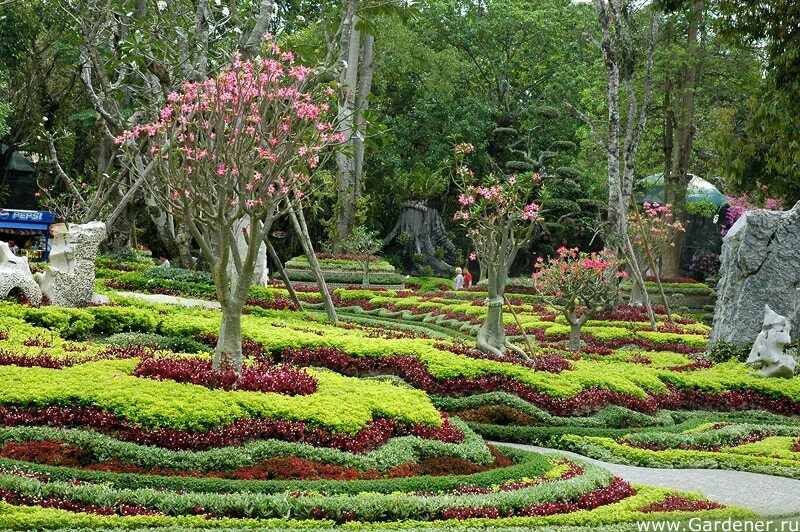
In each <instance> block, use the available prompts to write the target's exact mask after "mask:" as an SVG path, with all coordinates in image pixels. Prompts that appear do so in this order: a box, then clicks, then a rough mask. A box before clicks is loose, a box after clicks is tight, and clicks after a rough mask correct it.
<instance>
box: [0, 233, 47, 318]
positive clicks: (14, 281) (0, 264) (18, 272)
mask: <svg viewBox="0 0 800 532" xmlns="http://www.w3.org/2000/svg"><path fill="white" fill-rule="evenodd" d="M14 288H19V289H20V290H22V293H23V294H25V297H27V298H28V301H29V302H30V304H31V305H36V306H38V305H40V304H41V303H42V290H41V289H40V288H39V285H38V284H36V281H35V280H34V279H33V275H32V274H31V268H30V266H28V259H27V258H25V257H17V256H16V255H14V254H13V253H12V252H11V249H10V248H9V247H8V244H7V243H5V242H0V297H6V296H8V294H9V292H11V290H13V289H14Z"/></svg>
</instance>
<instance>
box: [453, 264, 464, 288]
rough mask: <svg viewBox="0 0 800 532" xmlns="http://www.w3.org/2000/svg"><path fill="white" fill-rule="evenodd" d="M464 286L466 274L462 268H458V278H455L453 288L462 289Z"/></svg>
mask: <svg viewBox="0 0 800 532" xmlns="http://www.w3.org/2000/svg"><path fill="white" fill-rule="evenodd" d="M462 288H464V276H463V275H462V274H461V268H456V278H455V279H453V290H461V289H462Z"/></svg>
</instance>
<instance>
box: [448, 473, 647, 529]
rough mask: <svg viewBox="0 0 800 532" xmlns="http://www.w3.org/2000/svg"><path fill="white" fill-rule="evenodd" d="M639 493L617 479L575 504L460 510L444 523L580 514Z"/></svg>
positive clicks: (587, 494)
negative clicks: (455, 520)
mask: <svg viewBox="0 0 800 532" xmlns="http://www.w3.org/2000/svg"><path fill="white" fill-rule="evenodd" d="M635 493H636V492H635V491H634V490H633V488H632V487H631V485H630V484H628V483H627V482H625V481H624V480H622V479H621V478H618V477H615V478H614V480H612V481H611V483H609V484H608V485H607V486H603V487H602V488H598V489H596V490H593V491H590V492H587V493H584V494H582V495H581V496H580V497H578V498H577V499H576V500H574V501H553V502H541V503H536V504H532V505H530V506H526V507H523V508H520V509H518V510H512V511H509V512H501V511H499V510H497V509H496V508H492V507H477V508H473V507H469V506H466V507H460V508H447V509H445V510H442V512H441V518H442V519H472V518H476V517H478V518H486V519H498V518H500V517H542V516H547V515H555V514H566V513H571V512H577V511H580V510H592V509H594V508H597V507H599V506H605V505H607V504H613V503H616V502H619V501H621V500H623V499H626V498H628V497H631V496H632V495H634V494H635Z"/></svg>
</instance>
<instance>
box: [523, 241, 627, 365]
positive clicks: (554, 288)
mask: <svg viewBox="0 0 800 532" xmlns="http://www.w3.org/2000/svg"><path fill="white" fill-rule="evenodd" d="M621 266H622V261H621V260H619V259H618V258H617V256H616V255H614V254H613V253H611V252H610V251H602V252H600V253H585V252H580V251H579V250H578V248H572V249H567V248H565V247H561V248H559V249H558V256H557V257H553V258H551V259H549V260H547V261H545V260H544V259H543V258H542V257H539V259H538V260H537V261H536V272H534V273H533V276H532V277H533V285H534V287H535V288H536V291H537V292H539V294H540V295H541V296H542V297H543V298H544V299H545V301H546V302H547V304H548V305H550V306H552V307H553V308H555V309H556V310H559V311H561V313H562V314H563V315H564V317H565V318H566V319H567V322H568V323H569V326H570V330H569V348H570V350H572V351H578V350H580V348H581V327H583V324H584V323H586V322H587V321H588V320H590V319H591V318H592V316H594V315H595V314H596V313H597V312H602V311H603V310H606V309H609V308H612V307H613V306H614V305H615V304H616V302H617V299H618V297H619V281H620V279H621V278H624V277H626V276H627V274H626V273H625V272H624V271H622V270H620V268H621Z"/></svg>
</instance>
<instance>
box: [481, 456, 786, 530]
mask: <svg viewBox="0 0 800 532" xmlns="http://www.w3.org/2000/svg"><path fill="white" fill-rule="evenodd" d="M490 443H492V445H507V446H509V447H516V448H518V449H524V450H526V451H534V452H539V453H559V454H564V455H567V456H571V457H573V458H578V459H580V460H583V461H586V462H591V463H593V464H596V465H599V466H601V467H603V468H605V469H608V470H609V471H611V472H612V473H614V474H615V475H617V476H619V477H622V478H624V479H625V480H627V481H628V482H632V483H635V484H645V485H648V486H659V487H662V488H673V489H679V490H683V491H694V492H700V493H702V494H703V495H704V496H706V497H708V498H709V499H710V500H712V501H716V502H719V503H721V504H726V505H732V506H739V507H742V508H749V509H750V510H753V511H755V512H758V513H760V514H761V515H765V516H770V515H789V514H800V480H794V479H791V478H785V477H774V476H771V475H761V474H758V473H747V472H744V471H728V470H726V469H655V468H649V467H637V466H630V465H622V464H612V463H608V462H601V461H600V460H595V459H593V458H587V457H585V456H582V455H579V454H576V453H572V452H569V451H561V450H558V449H548V448H546V447H536V446H533V445H520V444H516V443H501V442H490Z"/></svg>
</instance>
